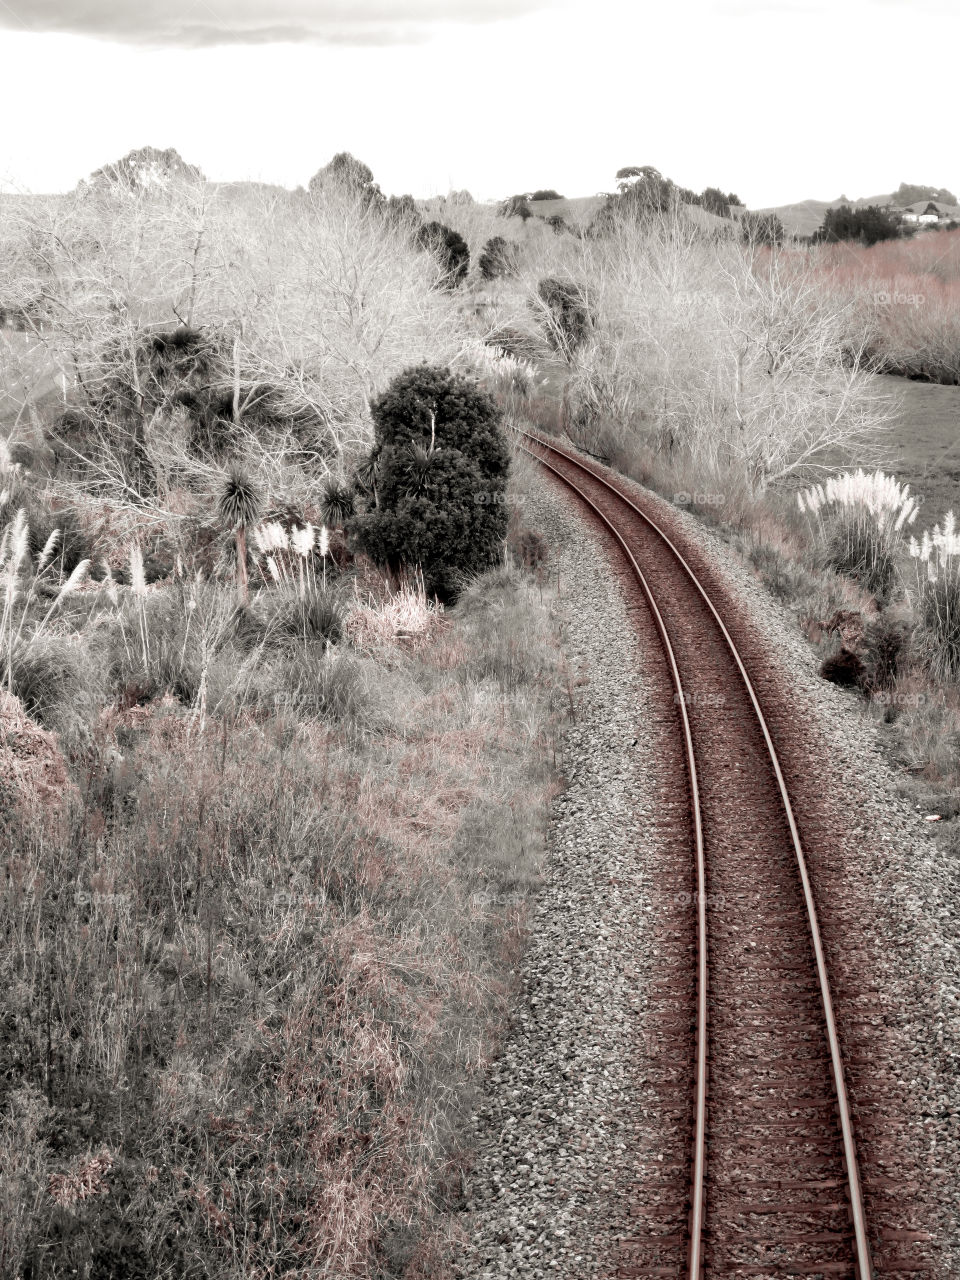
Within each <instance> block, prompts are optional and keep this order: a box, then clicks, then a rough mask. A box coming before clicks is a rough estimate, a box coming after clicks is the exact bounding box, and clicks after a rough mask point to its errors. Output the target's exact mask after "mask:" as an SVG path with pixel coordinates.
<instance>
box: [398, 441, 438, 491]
mask: <svg viewBox="0 0 960 1280" xmlns="http://www.w3.org/2000/svg"><path fill="white" fill-rule="evenodd" d="M435 456H436V455H435V453H434V451H433V450H432V449H425V448H424V447H423V445H422V444H417V443H416V442H414V443H412V444H411V445H410V446H409V449H408V454H407V458H406V461H405V466H406V472H407V478H408V480H409V485H410V492H411V493H422V492H423V490H424V489H425V488H426V485H427V482H428V480H429V479H430V473H431V471H432V470H433V462H434V458H435Z"/></svg>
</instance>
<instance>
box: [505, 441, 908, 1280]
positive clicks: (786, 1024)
mask: <svg viewBox="0 0 960 1280" xmlns="http://www.w3.org/2000/svg"><path fill="white" fill-rule="evenodd" d="M524 435H525V442H524V447H525V448H526V449H527V451H528V452H529V453H530V454H531V455H532V456H534V457H535V458H537V459H538V460H539V461H540V462H541V463H542V464H543V466H544V467H545V468H547V469H548V471H549V472H551V473H552V474H553V475H554V476H556V477H557V478H558V479H559V480H560V481H562V483H563V484H564V485H565V486H567V487H568V488H569V489H571V490H572V491H573V492H574V493H575V494H576V495H577V496H578V497H579V499H580V500H581V501H582V502H583V503H584V504H585V505H586V507H587V508H588V510H589V512H590V513H591V515H592V517H593V518H594V519H595V520H597V521H599V522H600V523H601V524H602V525H603V526H604V528H605V530H606V531H607V533H608V535H609V536H610V537H611V538H612V539H613V540H614V541H615V542H616V544H617V545H618V546H619V548H620V551H621V553H622V556H623V559H624V562H625V564H626V566H627V567H628V571H629V574H630V576H631V577H632V580H633V582H634V583H635V585H636V588H637V589H638V591H639V593H640V596H642V601H641V600H640V599H638V601H637V616H638V619H639V617H640V615H641V613H642V614H643V615H645V618H644V622H643V625H645V626H647V627H652V629H653V631H655V633H656V640H657V641H658V642H659V646H660V649H661V652H662V654H663V658H664V661H665V664H666V668H667V671H668V675H669V682H670V687H671V689H672V702H673V704H674V707H675V717H676V721H677V723H678V724H679V728H680V734H679V736H678V743H677V747H676V751H677V757H676V762H675V768H676V770H677V771H678V772H679V771H682V773H683V774H684V775H685V777H686V782H687V799H686V804H685V806H684V812H683V813H682V815H677V817H676V818H674V819H673V821H674V822H675V824H677V823H680V824H682V826H683V835H684V837H685V840H686V846H685V847H688V848H689V847H691V846H692V848H693V851H694V858H693V860H692V865H691V866H689V867H686V868H683V867H677V866H670V867H662V868H660V869H659V871H658V872H657V883H658V886H659V893H660V899H661V902H662V904H663V911H664V912H665V913H666V914H667V915H668V916H669V923H668V926H667V928H666V936H667V937H668V938H669V939H670V940H671V945H672V946H673V948H674V951H675V959H674V968H673V970H672V971H671V976H669V977H668V978H667V980H666V981H665V982H664V984H663V986H662V989H660V990H659V991H658V992H656V993H655V996H654V998H655V1000H656V1002H657V1003H656V1013H657V1015H658V1018H657V1020H658V1022H659V1023H660V1025H659V1026H656V1027H654V1029H653V1031H652V1035H653V1037H654V1039H655V1040H656V1045H655V1049H654V1052H653V1053H652V1054H651V1060H652V1061H653V1062H655V1063H656V1062H658V1063H659V1064H660V1066H661V1067H662V1070H661V1071H660V1073H659V1074H651V1075H650V1076H649V1077H648V1079H647V1084H648V1086H649V1087H650V1088H652V1089H653V1090H654V1092H655V1094H656V1095H657V1097H658V1099H659V1103H660V1105H661V1107H662V1108H663V1110H664V1114H665V1115H668V1116H669V1117H670V1119H671V1120H672V1122H673V1123H674V1125H675V1127H676V1131H677V1132H678V1133H679V1134H683V1133H684V1131H685V1132H686V1133H688V1134H689V1135H690V1137H689V1154H688V1155H687V1156H686V1158H684V1159H680V1160H677V1161H673V1162H670V1161H667V1162H663V1161H662V1157H661V1156H659V1155H658V1156H657V1157H656V1159H655V1160H654V1161H651V1162H650V1165H649V1167H648V1168H647V1170H646V1171H645V1172H644V1173H643V1175H642V1176H641V1178H640V1180H639V1181H638V1183H637V1185H636V1188H635V1199H636V1204H635V1205H634V1206H633V1212H634V1213H635V1216H636V1218H637V1220H638V1222H639V1223H640V1227H639V1229H638V1231H637V1232H636V1233H635V1234H634V1235H633V1236H632V1237H631V1239H630V1240H629V1241H626V1242H624V1244H623V1247H622V1250H621V1254H620V1257H619V1259H618V1260H617V1263H616V1271H615V1273H614V1274H616V1275H617V1276H619V1277H624V1278H626V1277H642V1276H681V1277H687V1278H688V1280H701V1278H702V1277H713V1276H721V1275H731V1276H759V1277H779V1276H787V1275H792V1276H822V1277H824V1280H827V1278H828V1277H829V1278H830V1280H832V1278H833V1277H852V1278H855V1280H870V1278H871V1277H874V1276H877V1277H880V1276H886V1275H890V1276H893V1275H918V1274H929V1273H930V1268H929V1267H928V1266H927V1265H925V1264H924V1263H923V1262H922V1261H917V1260H914V1259H912V1258H911V1257H909V1256H908V1257H903V1256H898V1255H896V1254H895V1253H894V1252H893V1251H892V1250H891V1249H890V1247H889V1244H888V1243H887V1242H892V1241H905V1242H908V1243H909V1242H911V1241H913V1240H917V1239H921V1238H922V1237H921V1235H920V1233H911V1232H909V1231H899V1232H898V1231H897V1230H896V1229H895V1227H894V1228H891V1227H890V1226H889V1225H888V1224H889V1221H890V1215H891V1214H893V1213H896V1211H897V1209H898V1208H899V1204H898V1201H897V1192H898V1188H896V1187H895V1186H889V1187H888V1186H885V1185H883V1184H884V1181H885V1180H884V1179H883V1178H882V1176H878V1177H877V1179H876V1186H875V1187H874V1188H873V1192H874V1198H875V1199H876V1202H877V1203H881V1204H882V1203H884V1202H883V1197H884V1196H887V1197H892V1201H891V1203H889V1204H888V1206H887V1208H886V1209H883V1210H882V1211H881V1212H880V1214H879V1216H880V1217H881V1218H883V1220H884V1223H885V1226H884V1228H883V1229H882V1230H881V1229H880V1227H875V1228H874V1230H873V1232H872V1233H871V1226H870V1224H868V1219H867V1213H866V1210H865V1197H864V1187H863V1183H862V1180H861V1173H860V1167H859V1159H858V1151H857V1142H856V1134H855V1124H854V1118H853V1113H852V1110H851V1106H850V1102H849V1099H848V1094H847V1076H846V1072H845V1064H844V1061H843V1056H842V1052H841V1038H840V1035H839V1034H838V1029H837V1024H836V1018H835V1016H834V1008H833V998H832V993H831V983H830V977H829V974H828V971H827V964H826V958H825V952H824V946H823V942H822V940H821V932H820V926H819V921H818V916H817V910H816V904H815V897H814V891H813V887H812V884H811V877H810V874H809V871H808V867H807V861H806V859H805V857H804V851H803V847H802V845H801V840H800V834H799V831H798V827H797V822H796V820H795V818H794V813H793V808H792V806H791V803H790V797H789V794H788V789H787V785H786V782H785V779H784V772H783V770H782V768H781V765H780V761H779V759H778V756H777V752H776V749H775V746H774V741H773V738H772V736H771V732H770V730H769V728H768V726H767V722H766V720H765V718H764V715H763V711H762V708H761V702H760V698H759V697H758V694H757V692H756V690H755V689H754V686H753V684H752V683H751V680H750V676H749V674H748V671H747V668H746V665H745V663H744V660H743V659H742V658H741V656H740V653H739V652H738V649H737V646H736V644H735V643H734V640H733V638H732V636H731V635H730V633H729V631H728V629H727V627H726V626H725V625H724V622H723V620H722V618H721V616H720V614H719V613H718V611H717V609H716V608H715V607H714V605H713V603H712V602H711V600H710V598H709V595H708V593H707V591H706V590H705V589H704V587H703V586H702V585H701V582H700V581H699V580H698V578H697V575H696V574H695V573H694V571H693V569H692V568H691V567H690V565H689V564H688V563H687V562H686V560H685V559H684V557H683V555H682V554H681V552H680V550H679V549H678V548H677V546H676V545H674V543H673V542H672V541H671V540H670V538H669V537H668V536H667V534H666V533H665V532H664V531H663V529H661V528H660V527H659V526H658V524H657V523H656V522H655V521H654V520H653V519H652V517H651V516H650V515H649V514H648V513H647V512H645V511H643V510H642V509H641V507H640V506H639V505H638V504H637V502H636V501H634V500H633V498H632V497H631V496H630V495H629V493H628V492H625V491H624V488H621V487H620V485H618V483H617V482H616V481H615V480H614V479H613V478H611V477H609V476H608V475H606V474H604V471H603V469H602V468H600V467H598V466H595V465H593V464H592V463H589V462H586V461H584V460H582V459H581V458H578V457H576V456H575V455H574V454H573V453H572V452H570V451H567V450H566V449H562V448H559V447H557V445H556V444H554V443H552V442H549V441H546V440H543V439H542V438H540V437H537V436H534V435H531V434H527V433H524ZM665 687H666V686H665ZM668 714H669V712H668ZM691 1064H692V1065H693V1072H692V1074H693V1077H694V1084H693V1090H692V1092H691V1089H690V1076H691ZM879 1245H884V1247H885V1249H886V1252H885V1255H884V1258H883V1262H882V1265H878V1261H877V1257H878V1253H877V1246H879ZM908 1253H909V1250H908ZM872 1255H873V1256H872Z"/></svg>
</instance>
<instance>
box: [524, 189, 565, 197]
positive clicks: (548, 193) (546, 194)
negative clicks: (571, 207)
mask: <svg viewBox="0 0 960 1280" xmlns="http://www.w3.org/2000/svg"><path fill="white" fill-rule="evenodd" d="M528 199H530V200H563V199H564V197H563V196H562V195H561V194H560V192H559V191H554V189H553V187H545V188H544V189H543V190H541V191H534V192H533V194H532V195H530V196H529V197H528Z"/></svg>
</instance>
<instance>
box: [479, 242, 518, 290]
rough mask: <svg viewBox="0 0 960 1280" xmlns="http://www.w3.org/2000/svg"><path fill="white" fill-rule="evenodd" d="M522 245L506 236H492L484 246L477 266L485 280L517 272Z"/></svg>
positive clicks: (513, 274) (512, 274)
mask: <svg viewBox="0 0 960 1280" xmlns="http://www.w3.org/2000/svg"><path fill="white" fill-rule="evenodd" d="M519 257H520V246H519V245H518V244H517V243H516V242H515V241H513V240H507V239H505V237H504V236H491V238H490V239H489V240H488V241H487V243H486V244H485V245H484V246H483V251H482V252H481V254H480V257H479V258H478V259H477V266H478V267H479V268H480V274H481V275H482V276H483V278H484V280H497V279H500V278H501V277H504V276H515V275H516V274H517V266H518V260H519Z"/></svg>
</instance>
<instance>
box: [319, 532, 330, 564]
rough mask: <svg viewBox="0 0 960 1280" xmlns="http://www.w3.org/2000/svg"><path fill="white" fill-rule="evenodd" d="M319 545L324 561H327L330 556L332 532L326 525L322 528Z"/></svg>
mask: <svg viewBox="0 0 960 1280" xmlns="http://www.w3.org/2000/svg"><path fill="white" fill-rule="evenodd" d="M318 545H319V551H320V554H321V555H322V556H323V558H324V560H326V558H327V556H328V555H329V554H330V532H329V530H328V529H327V526H326V525H325V524H322V525H321V526H320V541H319V544H318Z"/></svg>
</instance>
